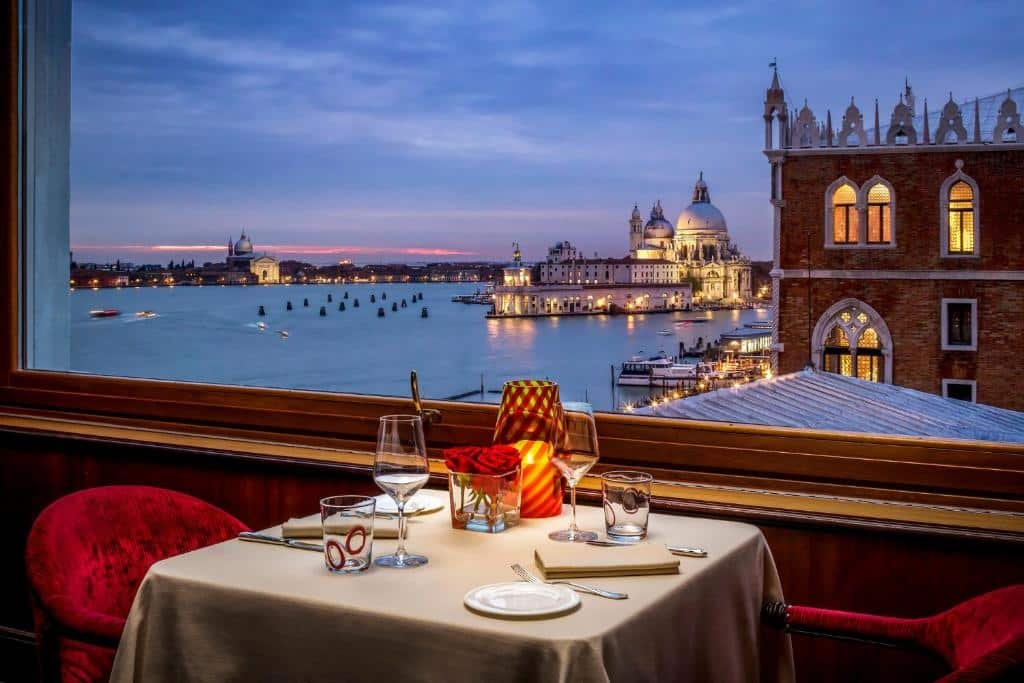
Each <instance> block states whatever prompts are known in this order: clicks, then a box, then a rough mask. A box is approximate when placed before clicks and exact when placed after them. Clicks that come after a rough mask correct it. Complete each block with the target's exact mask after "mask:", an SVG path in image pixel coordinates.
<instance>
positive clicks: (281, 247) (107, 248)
mask: <svg viewBox="0 0 1024 683" xmlns="http://www.w3.org/2000/svg"><path fill="white" fill-rule="evenodd" d="M72 250H74V251H81V252H132V253H151V254H159V253H163V252H175V253H180V252H226V251H227V246H226V245H224V244H77V245H73V246H72ZM258 251H260V252H263V251H266V252H271V253H278V254H289V255H294V256H375V255H382V254H390V255H404V256H475V255H476V253H477V252H473V251H465V250H461V249H447V248H443V247H376V246H366V245H360V246H356V245H312V244H260V245H259V249H258Z"/></svg>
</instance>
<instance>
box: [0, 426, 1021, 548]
mask: <svg viewBox="0 0 1024 683" xmlns="http://www.w3.org/2000/svg"><path fill="white" fill-rule="evenodd" d="M0 431H7V432H17V433H23V434H31V435H35V436H45V437H55V438H60V439H70V440H89V441H93V440H101V441H106V442H116V443H125V444H133V445H143V446H151V447H154V448H161V449H175V450H182V451H192V452H202V453H207V454H210V455H211V456H218V455H219V456H224V457H237V458H241V459H250V460H277V461H291V462H296V463H302V464H308V465H313V466H324V467H340V468H343V469H347V470H351V471H356V472H365V473H366V474H367V476H369V474H370V471H371V468H372V463H373V456H372V454H371V453H369V452H367V451H365V450H358V449H353V448H344V447H332V446H328V445H322V444H314V443H303V442H299V441H296V442H291V441H288V442H285V441H275V440H265V439H257V438H251V437H250V438H247V437H243V436H238V435H226V434H212V433H208V434H204V433H201V432H197V431H196V430H195V429H189V430H188V431H185V430H179V429H172V428H154V427H145V426H139V425H135V424H130V423H127V422H125V421H121V422H111V421H101V420H91V419H81V418H77V417H76V418H69V417H56V416H48V415H40V414H31V413H23V412H0ZM610 467H612V466H605V467H601V468H599V471H598V472H597V473H596V474H599V473H600V471H601V470H604V469H609V468H610ZM648 469H650V468H648ZM431 472H432V474H433V475H434V477H433V483H434V484H435V485H439V486H442V487H443V485H444V481H445V479H444V475H445V474H446V472H447V470H446V469H445V467H444V464H443V463H442V462H441V461H440V460H432V461H431ZM654 472H655V477H656V483H655V485H654V489H653V493H654V497H655V500H654V506H655V507H656V508H659V509H663V510H667V511H675V512H679V513H687V514H699V515H712V516H723V517H729V518H734V519H742V520H746V521H751V522H755V523H776V524H777V523H787V524H797V525H804V526H807V525H810V526H815V527H832V528H835V527H839V528H859V529H873V530H878V531H888V532H894V531H895V532H901V533H907V532H911V533H915V534H924V535H933V536H940V537H957V538H982V539H990V540H999V541H1012V542H1015V543H1022V544H1024V509H1018V510H987V509H981V508H973V507H965V506H962V505H950V504H946V505H943V504H935V503H924V502H913V501H893V500H880V499H873V498H870V497H861V496H851V495H839V494H835V493H831V492H830V491H829V487H828V486H823V487H821V490H820V491H819V492H808V491H797V490H785V488H784V487H783V488H763V487H756V486H743V485H734V484H729V483H725V481H717V482H716V481H701V480H700V479H701V477H699V476H694V477H690V478H688V477H686V476H685V475H683V476H682V477H681V478H680V477H677V476H674V475H672V474H669V476H666V477H664V478H663V475H665V474H666V471H665V470H658V469H655V470H654ZM579 491H580V497H581V499H582V500H584V501H589V502H597V501H599V500H600V491H601V483H600V478H599V477H598V476H595V475H589V476H587V477H585V478H584V480H583V481H582V482H581V483H580V486H579Z"/></svg>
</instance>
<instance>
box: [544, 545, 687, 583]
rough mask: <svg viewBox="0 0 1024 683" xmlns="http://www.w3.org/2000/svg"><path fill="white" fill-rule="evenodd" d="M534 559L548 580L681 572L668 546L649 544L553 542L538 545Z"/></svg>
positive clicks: (676, 558) (677, 559)
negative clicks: (615, 545) (614, 544)
mask: <svg viewBox="0 0 1024 683" xmlns="http://www.w3.org/2000/svg"><path fill="white" fill-rule="evenodd" d="M534 559H535V560H536V562H537V567H538V569H540V570H541V572H543V573H544V578H546V579H570V578H582V577H584V576H645V575H648V574H678V573H679V558H678V557H676V556H675V555H673V554H672V553H670V552H669V551H668V550H667V549H666V548H665V546H662V545H658V544H650V543H640V544H637V545H630V546H622V547H618V548H600V547H597V546H593V545H586V544H584V543H550V544H545V545H543V546H541V547H539V548H537V549H536V550H535V551H534Z"/></svg>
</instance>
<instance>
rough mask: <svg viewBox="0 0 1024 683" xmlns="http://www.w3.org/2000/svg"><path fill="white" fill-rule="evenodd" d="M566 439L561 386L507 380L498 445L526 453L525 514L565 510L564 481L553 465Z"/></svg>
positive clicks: (496, 431) (551, 514)
mask: <svg viewBox="0 0 1024 683" xmlns="http://www.w3.org/2000/svg"><path fill="white" fill-rule="evenodd" d="M565 441H566V430H565V412H564V411H563V409H562V403H561V401H560V399H559V394H558V385H557V384H556V383H554V382H551V381H548V380H513V381H510V382H506V383H505V387H504V390H503V391H502V394H501V407H500V408H499V409H498V420H497V424H496V425H495V428H494V441H493V442H494V443H495V444H513V445H514V446H515V448H516V450H518V451H519V452H520V454H521V455H522V456H523V494H522V496H523V502H522V507H521V509H520V514H521V515H522V516H523V517H556V516H558V515H559V514H561V512H562V500H563V498H564V482H563V480H562V476H561V474H559V472H558V470H557V469H555V466H554V465H552V464H551V458H552V457H553V455H554V452H555V449H557V448H562V447H564V445H565Z"/></svg>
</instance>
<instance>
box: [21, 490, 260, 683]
mask: <svg viewBox="0 0 1024 683" xmlns="http://www.w3.org/2000/svg"><path fill="white" fill-rule="evenodd" d="M246 530H248V527H246V526H245V525H244V524H242V523H241V522H240V521H238V520H237V519H235V518H234V517H232V516H231V515H229V514H228V513H226V512H224V511H223V510H221V509H220V508H217V507H214V506H213V505H210V504H209V503H204V502H203V501H201V500H199V499H198V498H193V497H192V496H188V495H185V494H183V493H178V492H176V491H168V490H166V489H159V488H153V487H149V486H103V487H100V488H94V489H86V490H84V491H78V492H76V493H72V494H70V495H68V496H64V497H63V498H61V499H59V500H57V501H56V502H54V503H53V504H52V505H50V506H49V507H47V508H46V509H45V510H43V512H42V513H41V514H40V515H39V517H38V518H37V519H36V521H35V523H34V524H33V525H32V530H31V531H30V532H29V537H28V547H27V550H26V557H25V559H26V566H27V569H28V577H29V582H30V584H31V586H32V593H33V595H32V597H33V610H34V613H35V626H36V635H37V636H38V643H39V652H40V665H41V669H42V673H43V679H44V680H46V681H64V682H71V681H74V682H85V681H106V680H107V679H109V677H110V669H111V666H112V665H113V663H114V653H115V652H116V651H117V645H118V642H119V640H120V638H121V631H122V630H124V624H125V620H126V619H127V617H128V611H129V610H130V609H131V606H132V601H133V600H134V599H135V592H136V591H137V590H138V588H139V584H141V583H142V578H143V577H144V576H145V575H146V571H147V570H148V569H149V567H150V565H152V564H153V563H154V562H157V561H158V560H162V559H165V558H167V557H171V556H173V555H179V554H181V553H186V552H189V551H190V550H195V549H197V548H201V547H203V546H207V545H212V544H214V543H218V542H220V541H223V540H226V539H229V538H233V537H234V536H237V535H238V532H240V531H246Z"/></svg>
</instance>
